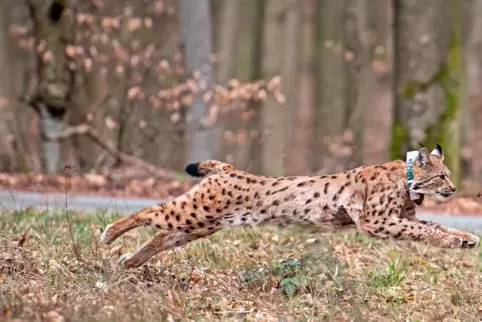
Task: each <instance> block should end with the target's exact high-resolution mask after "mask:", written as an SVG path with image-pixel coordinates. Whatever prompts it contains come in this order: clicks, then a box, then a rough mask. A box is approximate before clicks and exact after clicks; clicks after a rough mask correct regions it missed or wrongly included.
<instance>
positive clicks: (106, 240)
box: [100, 224, 112, 244]
mask: <svg viewBox="0 0 482 322" xmlns="http://www.w3.org/2000/svg"><path fill="white" fill-rule="evenodd" d="M110 227H112V224H109V225H107V226H106V227H105V229H104V231H103V232H102V234H101V235H100V241H101V242H103V243H104V244H109V242H110V240H109V237H108V236H109V235H108V233H109V229H110Z"/></svg>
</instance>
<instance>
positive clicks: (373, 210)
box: [101, 145, 479, 267]
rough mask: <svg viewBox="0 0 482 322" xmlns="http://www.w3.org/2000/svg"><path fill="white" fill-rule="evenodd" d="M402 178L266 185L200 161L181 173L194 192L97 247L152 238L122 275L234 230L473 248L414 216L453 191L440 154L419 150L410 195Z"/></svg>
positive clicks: (401, 173) (349, 174) (373, 171)
mask: <svg viewBox="0 0 482 322" xmlns="http://www.w3.org/2000/svg"><path fill="white" fill-rule="evenodd" d="M406 170H407V168H406V164H405V162H403V161H400V160H397V161H391V162H387V163H384V164H379V165H372V166H364V167H359V168H355V169H352V170H349V171H346V172H343V173H338V174H332V175H327V176H296V177H266V176H258V175H254V174H250V173H247V172H243V171H240V170H236V169H235V168H234V167H233V166H231V165H229V164H227V163H223V162H220V161H216V160H207V161H202V162H199V163H195V164H190V165H188V166H187V167H186V172H188V173H189V174H190V175H193V176H198V177H204V178H203V179H202V181H201V182H200V183H199V184H197V185H196V186H194V187H193V188H191V189H190V190H189V191H187V192H186V193H184V194H183V195H180V196H178V197H177V198H174V199H173V200H171V201H168V202H165V203H163V204H161V205H157V206H151V207H147V208H144V209H141V210H139V211H137V212H134V213H133V214H131V215H130V216H127V217H124V218H121V219H119V220H117V221H116V222H114V223H113V224H110V225H108V226H107V227H106V229H105V230H104V232H103V233H102V236H101V240H102V242H104V243H106V244H110V243H112V242H113V241H114V240H115V239H117V238H118V237H119V236H121V235H122V234H124V233H125V232H127V231H129V230H131V229H133V228H136V227H139V226H152V227H155V228H157V229H158V230H159V232H157V234H155V236H154V237H152V239H151V240H149V241H148V242H147V243H146V244H145V245H144V246H142V247H141V248H140V249H139V250H137V252H135V253H134V254H133V255H131V254H128V255H126V256H124V257H123V258H122V260H123V263H124V265H125V266H126V267H138V266H140V265H142V264H144V263H145V262H146V261H147V260H149V258H151V257H152V256H153V255H155V254H157V253H159V252H161V251H164V250H168V249H171V248H174V247H177V246H181V245H184V244H186V243H188V242H191V241H193V240H196V239H199V238H202V237H206V236H209V235H211V234H213V233H215V232H217V231H219V230H220V229H223V228H225V227H229V226H238V225H247V226H262V225H274V226H279V227H284V226H287V225H298V226H302V227H306V228H310V229H313V230H315V231H319V232H328V231H340V230H348V229H354V230H356V231H358V232H360V233H364V234H366V235H369V236H372V237H376V238H382V239H388V238H392V239H395V240H411V241H419V242H424V243H427V244H431V245H434V246H439V247H444V248H467V247H477V246H478V245H479V238H478V237H477V236H475V235H472V234H469V233H466V232H462V231H459V230H456V229H453V228H449V227H445V226H442V225H440V224H437V223H434V222H427V221H422V220H419V219H418V218H417V217H416V216H415V207H416V204H415V202H414V200H413V199H414V197H413V196H415V199H417V200H423V196H424V195H432V196H436V197H438V198H440V199H445V198H448V197H450V196H451V195H452V194H453V193H454V192H455V190H456V188H455V186H454V184H453V183H452V182H451V181H450V171H449V170H448V169H447V167H446V166H445V165H444V164H443V152H442V148H441V147H440V146H439V145H437V148H436V149H434V150H433V151H432V152H431V153H429V151H428V150H427V149H426V148H425V147H423V148H422V149H420V150H419V154H418V158H417V160H416V161H415V163H414V166H413V174H414V183H413V185H412V187H411V191H410V192H409V190H408V188H407V177H406ZM411 195H412V197H411Z"/></svg>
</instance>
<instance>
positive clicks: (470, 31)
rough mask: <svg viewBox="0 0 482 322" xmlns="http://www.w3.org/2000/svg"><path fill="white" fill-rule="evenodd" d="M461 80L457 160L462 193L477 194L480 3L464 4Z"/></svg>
mask: <svg viewBox="0 0 482 322" xmlns="http://www.w3.org/2000/svg"><path fill="white" fill-rule="evenodd" d="M465 9H466V10H464V16H463V19H464V21H467V22H469V24H468V26H467V28H466V29H465V31H466V42H465V64H464V76H465V83H466V84H467V86H466V87H465V95H464V96H463V97H464V101H463V102H462V104H461V111H460V112H461V118H462V126H461V135H462V143H463V148H462V152H461V160H462V164H464V165H465V166H464V167H463V170H464V176H463V177H464V179H465V180H464V181H465V184H464V188H465V189H464V190H468V191H471V192H480V189H481V188H482V184H481V182H482V128H481V126H480V124H481V122H482V92H481V90H480V89H481V88H482V19H480V17H482V1H473V2H472V3H470V2H467V3H466V8H465Z"/></svg>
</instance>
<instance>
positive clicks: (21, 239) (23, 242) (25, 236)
mask: <svg viewBox="0 0 482 322" xmlns="http://www.w3.org/2000/svg"><path fill="white" fill-rule="evenodd" d="M27 237H28V233H27V231H25V232H24V233H23V235H22V238H20V240H19V241H18V242H17V246H18V247H23V244H25V241H26V240H27Z"/></svg>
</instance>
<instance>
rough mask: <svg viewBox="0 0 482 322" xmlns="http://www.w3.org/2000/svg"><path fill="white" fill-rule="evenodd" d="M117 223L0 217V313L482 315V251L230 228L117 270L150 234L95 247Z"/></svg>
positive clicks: (156, 317)
mask: <svg viewBox="0 0 482 322" xmlns="http://www.w3.org/2000/svg"><path fill="white" fill-rule="evenodd" d="M115 219H116V217H112V215H105V214H100V213H93V214H85V213H83V214H77V213H69V214H67V213H65V212H59V213H47V212H45V213H43V212H14V213H3V214H0V320H2V321H4V320H7V321H51V322H60V321H134V320H143V321H151V320H152V321H184V320H191V321H193V320H196V321H199V320H202V321H211V320H223V321H233V320H237V321H239V320H244V321H255V320H256V321H293V320H297V321H314V320H316V321H353V320H357V321H361V320H364V321H453V320H457V321H480V320H481V319H482V274H481V272H482V247H479V248H476V249H469V250H467V249H464V250H462V249H455V250H447V249H439V248H435V247H431V246H427V245H424V244H421V243H410V242H398V243H395V242H391V241H388V242H387V241H380V240H375V239H372V238H369V237H366V236H363V235H358V234H355V233H340V234H333V235H332V234H326V235H322V236H319V235H318V236H316V237H315V236H313V235H309V234H307V233H304V232H296V231H295V232H294V233H293V231H290V230H284V231H277V230H275V229H268V228H263V229H243V228H230V229H226V230H223V231H220V232H218V233H216V234H214V235H212V236H210V237H209V238H204V239H201V240H197V241H194V242H192V243H190V244H188V245H186V246H184V247H179V248H177V249H176V250H175V251H170V252H166V253H164V254H160V255H158V256H156V257H155V258H152V259H151V260H150V261H149V262H148V263H147V264H146V265H144V266H142V267H140V268H137V269H132V270H123V269H122V268H120V267H119V266H118V265H117V264H116V261H117V259H118V258H119V256H120V254H122V253H123V252H126V251H133V250H135V249H136V248H137V247H138V246H139V245H140V244H142V243H143V242H145V241H146V240H147V238H148V237H149V235H151V234H152V230H151V229H149V228H141V229H137V230H133V231H131V232H128V233H126V234H125V235H123V236H121V237H120V238H119V239H118V240H116V241H115V242H114V243H112V245H109V246H106V245H104V244H100V242H99V236H100V232H101V229H100V228H101V227H105V226H106V225H107V224H108V223H110V222H112V221H113V220H115ZM280 319H281V320H280Z"/></svg>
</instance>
